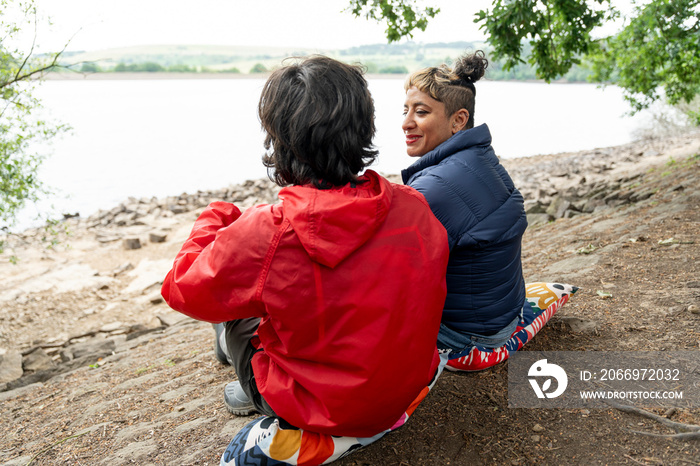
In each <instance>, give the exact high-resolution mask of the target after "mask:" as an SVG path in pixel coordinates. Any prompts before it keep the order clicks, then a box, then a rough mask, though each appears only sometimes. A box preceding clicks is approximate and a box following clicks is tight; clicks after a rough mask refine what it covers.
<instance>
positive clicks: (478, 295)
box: [401, 124, 527, 335]
mask: <svg viewBox="0 0 700 466" xmlns="http://www.w3.org/2000/svg"><path fill="white" fill-rule="evenodd" d="M401 175H402V177H403V182H404V183H405V184H407V185H410V186H412V187H413V188H415V189H417V190H418V191H420V192H421V193H422V194H423V195H424V196H425V198H426V200H427V201H428V204H430V208H431V209H432V211H433V213H434V214H435V216H436V217H437V218H438V220H440V222H442V224H443V225H444V226H445V229H446V230H447V233H448V239H449V243H450V260H449V264H448V266H447V299H446V301H445V309H444V312H443V315H442V323H443V324H445V325H446V326H448V327H450V328H452V329H453V330H456V331H459V332H466V333H475V334H480V335H493V334H495V333H496V332H498V331H500V330H502V329H503V328H505V327H506V326H507V325H508V324H509V323H511V322H512V321H513V319H515V317H516V316H517V315H518V314H519V313H520V311H521V308H522V306H523V303H524V301H525V281H524V279H523V273H522V263H521V260H520V248H521V239H522V236H523V233H524V232H525V228H526V227H527V218H526V216H525V209H524V207H523V197H522V195H521V194H520V192H519V191H518V190H517V189H516V188H515V186H514V185H513V180H511V178H510V176H509V175H508V172H507V171H506V170H505V168H503V166H502V165H501V164H500V163H499V161H498V158H497V157H496V154H495V153H494V151H493V148H492V147H491V133H490V131H489V129H488V127H487V126H486V125H485V124H484V125H481V126H477V127H476V128H472V129H468V130H465V131H460V132H458V133H456V134H455V135H454V136H452V137H451V138H450V139H448V140H447V141H445V142H443V143H442V144H440V145H439V146H438V147H436V148H435V149H433V150H432V151H431V152H428V153H427V154H425V155H424V156H423V157H421V158H420V159H419V160H417V161H416V162H415V163H414V164H412V165H411V166H410V167H408V168H407V169H405V170H403V171H402V173H401Z"/></svg>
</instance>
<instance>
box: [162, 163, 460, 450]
mask: <svg viewBox="0 0 700 466" xmlns="http://www.w3.org/2000/svg"><path fill="white" fill-rule="evenodd" d="M279 197H280V199H281V201H282V202H280V203H278V204H274V205H260V206H257V207H254V208H251V209H248V210H247V211H246V212H245V213H244V214H241V212H240V210H238V208H236V207H235V206H234V205H233V204H229V203H225V202H215V203H213V204H211V205H210V206H209V207H207V209H206V210H205V211H204V212H203V213H202V215H201V216H200V217H199V218H198V219H197V221H196V222H195V224H194V228H193V230H192V233H191V235H190V237H189V239H188V240H187V241H186V242H185V244H184V246H183V247H182V250H181V251H180V253H179V254H178V255H177V257H176V258H175V264H174V266H173V269H172V270H171V271H170V272H169V273H168V275H167V277H166V278H165V281H164V283H163V289H162V293H163V297H164V298H165V300H166V301H167V302H168V304H169V305H170V306H171V307H172V308H173V309H176V310H178V311H180V312H183V313H185V314H187V315H189V316H191V317H193V318H195V319H199V320H204V321H207V322H213V323H218V322H224V321H228V320H233V319H240V318H245V317H254V316H258V317H261V318H262V320H261V322H260V326H259V329H258V335H259V337H260V342H261V344H262V348H263V350H262V351H260V352H258V353H257V354H256V355H255V356H254V357H253V361H252V364H253V371H254V373H255V378H256V382H257V386H258V390H259V391H260V393H261V394H262V396H263V397H264V398H265V400H266V401H267V403H268V404H269V405H270V406H271V407H272V409H274V410H275V412H276V413H277V414H278V415H279V416H280V417H282V418H283V419H285V420H286V421H287V422H289V423H291V424H292V425H294V426H296V427H299V428H303V429H307V430H309V431H312V432H319V433H326V434H331V435H342V436H354V437H370V436H374V435H376V434H378V433H379V432H382V431H384V430H386V429H388V428H390V427H391V426H392V425H393V424H394V423H395V422H396V421H397V420H398V419H399V417H400V416H401V415H402V414H403V412H404V411H405V410H406V408H408V406H409V405H410V404H411V402H412V401H413V400H414V399H415V398H416V397H417V396H418V394H419V393H420V392H421V390H422V389H424V388H425V387H426V386H427V385H428V383H429V382H430V380H431V378H432V377H433V375H434V372H435V370H436V368H437V365H438V356H437V352H436V346H435V342H436V337H437V332H438V329H439V326H440V317H441V315H442V308H443V305H444V302H445V269H446V267H447V260H448V255H449V251H448V245H447V236H446V232H445V229H444V228H443V226H442V225H441V224H440V222H439V221H438V220H437V219H436V218H435V217H434V216H433V214H432V213H431V211H430V208H429V207H428V204H427V203H426V201H425V199H424V198H423V197H422V196H421V195H420V194H419V193H418V192H417V191H415V190H413V189H412V188H409V187H406V186H401V185H397V184H393V183H390V182H389V181H387V180H386V179H384V178H382V177H380V176H379V175H377V174H376V173H374V172H373V171H371V170H368V171H367V172H366V173H365V175H363V176H362V177H361V178H360V182H359V183H357V184H355V183H353V184H348V185H346V186H343V187H341V188H333V189H324V190H322V189H317V188H315V187H312V186H293V187H289V188H285V189H282V190H281V191H280V194H279Z"/></svg>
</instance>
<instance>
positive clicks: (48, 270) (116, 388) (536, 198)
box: [0, 131, 700, 464]
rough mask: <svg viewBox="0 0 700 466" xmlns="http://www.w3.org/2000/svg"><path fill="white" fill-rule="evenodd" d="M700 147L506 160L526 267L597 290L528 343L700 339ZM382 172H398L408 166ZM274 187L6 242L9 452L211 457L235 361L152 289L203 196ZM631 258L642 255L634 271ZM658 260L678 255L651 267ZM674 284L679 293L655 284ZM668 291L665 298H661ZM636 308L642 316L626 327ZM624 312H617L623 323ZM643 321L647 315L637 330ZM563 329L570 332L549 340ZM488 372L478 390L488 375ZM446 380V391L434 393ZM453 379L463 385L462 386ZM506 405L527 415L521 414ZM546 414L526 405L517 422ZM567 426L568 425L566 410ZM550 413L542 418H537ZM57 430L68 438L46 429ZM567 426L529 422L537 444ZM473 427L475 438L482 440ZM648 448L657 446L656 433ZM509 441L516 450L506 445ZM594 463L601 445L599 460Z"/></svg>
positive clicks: (66, 460)
mask: <svg viewBox="0 0 700 466" xmlns="http://www.w3.org/2000/svg"><path fill="white" fill-rule="evenodd" d="M698 154H700V132H697V131H696V132H690V133H686V134H683V135H678V136H674V137H668V138H659V139H648V140H643V141H636V142H634V143H630V144H627V145H624V146H620V147H613V148H602V149H596V150H591V151H583V152H577V153H567V154H556V155H547V156H535V157H527V158H521V159H506V160H503V161H502V163H503V165H504V166H506V168H507V169H508V171H509V172H510V174H511V176H512V177H513V179H514V182H515V184H516V186H518V188H519V189H520V190H521V192H522V193H523V196H524V198H525V202H526V209H527V212H528V221H529V223H530V227H529V229H528V233H527V235H526V241H525V243H524V247H523V250H524V255H523V263H524V266H525V269H526V274H527V275H528V277H529V276H537V277H542V279H546V278H549V277H552V279H571V280H575V281H576V283H577V284H579V285H583V287H584V288H586V287H587V288H589V290H590V291H589V294H590V295H589V296H587V295H586V294H585V292H582V293H581V296H578V295H577V297H576V299H575V300H574V301H575V303H574V304H571V305H567V308H565V312H564V314H563V315H561V316H557V318H555V320H554V321H553V323H552V325H551V326H550V327H551V328H547V329H545V330H546V331H543V335H542V336H540V335H538V337H537V339H536V343H535V345H540V349H543V348H544V349H562V350H576V349H580V348H581V347H585V348H596V347H600V348H605V347H606V345H608V346H607V347H610V345H613V346H612V347H613V348H617V349H631V348H633V347H634V346H633V345H635V344H638V342H639V341H644V342H646V343H645V344H646V345H647V346H648V347H650V348H659V349H664V348H666V347H667V346H668V347H669V348H674V347H679V346H680V347H683V348H695V349H697V348H698V346H697V340H698V337H699V336H700V333H699V331H700V328H699V327H698V322H700V317H698V316H700V314H698V312H700V311H698V304H700V294H698V292H697V289H698V288H700V281H698V275H697V273H698V272H697V265H698V264H697V259H698V250H699V249H700V247H699V246H698V242H699V241H700V238H698V236H700V231H698V207H699V206H700V175H699V174H698V166H700V163H699V162H698ZM389 178H390V179H392V181H395V182H400V181H399V177H398V175H390V176H389ZM278 191H279V188H278V187H276V186H275V185H274V184H273V183H272V182H270V181H269V180H264V179H263V180H251V181H247V182H245V183H242V184H240V185H236V186H230V187H227V188H223V189H220V190H214V191H201V192H197V193H189V194H185V193H183V194H181V195H179V196H171V197H168V198H164V199H128V200H127V201H125V202H123V203H121V204H120V205H119V206H116V207H115V208H112V209H109V210H104V211H101V212H98V213H96V214H95V215H93V216H90V217H89V218H79V217H77V218H69V219H66V220H65V222H64V223H63V225H62V228H61V229H59V233H58V235H57V237H56V239H57V240H58V241H57V244H54V245H52V244H51V241H47V239H46V232H45V231H44V230H43V229H31V230H27V231H25V232H23V233H21V234H17V235H13V236H12V237H8V238H5V239H6V241H7V243H8V245H9V246H10V247H8V248H6V250H5V252H4V253H3V254H0V261H2V262H0V306H2V311H1V312H0V401H1V402H2V408H0V423H4V425H5V426H4V432H3V433H2V434H0V436H1V437H3V439H4V440H1V441H0V463H2V464H27V462H28V461H30V460H32V458H33V457H34V456H35V455H37V454H39V453H41V452H42V451H44V449H45V448H47V443H48V444H49V446H51V445H52V444H54V443H55V442H56V441H59V440H61V439H62V438H65V437H68V436H74V435H80V438H79V439H76V440H75V441H73V442H69V444H68V445H66V446H60V447H59V446H58V445H56V446H54V447H51V448H52V449H53V450H54V452H53V453H52V454H51V455H46V456H44V457H43V458H42V461H39V463H40V464H59V463H60V464H79V463H81V461H82V464H85V462H87V463H89V464H98V463H100V462H105V463H109V464H126V463H130V462H134V461H135V462H138V463H142V464H207V462H209V463H212V464H213V463H215V462H216V461H217V454H220V452H221V451H223V448H224V446H225V443H226V442H227V440H228V439H230V437H231V436H232V434H233V433H235V431H237V429H239V428H240V427H241V426H242V425H244V424H245V422H247V421H248V420H249V419H248V418H233V419H231V418H230V417H229V416H228V415H226V414H224V412H225V410H223V407H222V406H221V400H220V395H221V394H220V390H219V385H221V384H223V383H225V382H226V381H227V380H230V377H231V376H232V375H231V372H230V370H222V369H221V368H220V366H218V363H216V361H215V359H214V358H213V356H212V355H211V343H212V341H211V338H212V334H211V332H212V331H211V328H210V326H208V325H207V324H204V323H201V322H196V321H193V320H191V319H189V318H187V317H185V316H183V315H181V314H179V313H176V312H173V311H172V310H170V309H169V308H168V307H167V306H166V305H165V303H163V301H162V298H161V297H160V293H159V289H160V282H161V280H162V278H163V276H164V273H165V272H166V271H167V270H168V269H169V267H170V265H171V264H172V259H173V258H174V256H175V254H176V252H177V251H178V250H179V247H180V245H181V244H182V241H183V240H184V239H185V238H186V236H187V235H188V233H189V230H190V229H191V226H192V222H193V221H194V219H195V218H196V216H197V215H198V213H199V212H200V211H201V210H202V209H203V208H204V207H205V206H206V205H207V204H209V203H210V202H212V201H215V200H223V201H228V202H234V203H235V204H236V205H238V206H239V207H241V208H247V207H250V206H252V205H255V204H258V203H262V202H265V203H269V202H274V201H275V200H276V199H277V193H278ZM650 225H654V227H653V228H651V227H650ZM47 244H48V245H50V246H52V247H49V248H47V247H46V246H47ZM638 248H643V249H638ZM11 255H15V256H16V257H18V258H19V262H18V263H17V264H16V265H13V264H10V263H9V258H10V256H11ZM632 262H634V263H635V267H634V268H632V267H630V268H628V264H629V263H632ZM664 264H665V265H664ZM661 265H664V267H668V268H669V269H668V270H659V271H657V270H656V269H654V267H657V266H661ZM669 277H674V278H673V280H674V282H673V283H672V284H669V285H661V284H660V281H663V280H668V279H670V278H669ZM693 277H695V278H693ZM657 283H659V284H658V286H657ZM659 287H660V288H659ZM670 287H673V290H674V291H673V293H672V294H670V293H668V292H664V291H663V290H664V289H666V288H670ZM657 288H659V289H657ZM597 292H600V293H597ZM606 294H607V295H609V297H613V296H614V299H613V301H610V300H609V297H607V298H604V297H603V296H606ZM662 296H663V301H662V302H663V303H665V304H659V300H660V299H661V297H662ZM579 303H580V304H579ZM610 303H612V304H613V307H612V308H609V306H610ZM606 306H607V307H606ZM659 306H660V307H659ZM639 308H643V309H647V310H648V311H645V312H646V313H647V314H645V315H647V317H644V318H641V317H634V316H633V314H634V312H633V310H634V309H639ZM657 308H658V309H661V311H658V312H657ZM655 313H657V314H655ZM651 315H656V317H655V318H654V319H652V318H651V317H648V316H651ZM630 319H632V320H630ZM634 319H641V320H640V322H641V323H639V324H635V323H630V322H634ZM619 323H625V324H624V328H620V329H618V330H616V325H617V324H619ZM633 327H638V328H639V329H635V330H627V329H628V328H633ZM565 329H566V330H565ZM616 332H619V333H616ZM629 332H633V333H632V334H630V333H629ZM659 332H661V333H659ZM560 335H566V338H563V339H557V336H560ZM630 335H635V336H634V338H632V337H630ZM613 342H614V343H613ZM693 345H694V346H693ZM504 375H507V373H506V372H504V370H503V369H502V368H501V369H497V370H495V371H493V372H490V373H489V374H485V373H484V374H480V375H477V376H475V377H472V378H466V377H458V376H453V375H450V376H448V377H446V378H445V379H444V380H445V382H442V380H441V383H444V384H445V385H446V386H448V387H451V386H453V385H454V386H457V387H461V386H462V385H464V384H467V385H468V386H470V387H472V386H473V387H472V388H469V389H468V390H467V391H468V392H470V393H471V392H472V389H475V390H476V389H479V388H478V387H481V388H480V389H481V390H486V388H484V387H485V386H498V384H502V383H503V377H504ZM482 379H483V381H484V383H485V384H486V385H485V386H482V385H480V382H479V380H482ZM454 392H455V389H452V388H445V387H443V389H442V392H440V391H438V393H437V394H436V395H435V396H434V397H433V395H432V394H431V399H436V400H441V399H444V398H445V397H449V396H454ZM456 392H457V393H465V392H463V388H459V389H456ZM440 393H442V394H440ZM450 393H452V395H450ZM489 393H490V396H491V397H490V398H489V399H488V400H491V401H488V400H487V403H491V402H494V403H496V406H503V403H505V404H506V405H507V400H506V399H504V398H503V396H504V395H503V393H492V392H489ZM459 399H461V398H458V399H451V401H450V402H449V403H452V404H454V403H456V402H457V401H458V400H459ZM144 400H149V401H144ZM493 400H496V401H493ZM144 403H145V404H144ZM435 403H436V404H437V406H435V405H433V407H432V408H430V410H431V411H430V412H432V410H436V413H437V414H435V415H436V416H438V414H439V413H440V412H441V410H440V409H439V406H440V401H435ZM465 403H467V405H469V404H470V403H471V404H474V403H475V404H476V405H479V403H480V402H474V401H473V400H472V401H469V400H465ZM465 409H468V408H465ZM499 409H500V408H499ZM217 412H218V414H217ZM506 413H507V412H506ZM504 415H505V414H504ZM507 415H508V416H510V417H512V416H515V417H513V419H512V421H513V422H514V423H516V424H517V423H518V422H521V421H519V420H518V419H520V418H519V417H518V416H520V415H517V414H507ZM577 415H578V414H577ZM684 415H685V416H688V417H689V419H690V420H694V422H696V423H697V421H698V419H700V414H698V415H695V414H693V411H688V412H687V413H685V414H684ZM425 416H427V419H424V421H423V422H425V421H426V420H429V421H430V422H432V418H431V417H430V415H429V414H427V413H426V414H425ZM537 416H538V415H536V414H531V415H527V416H525V418H527V421H522V422H526V423H527V422H531V421H532V420H533V419H534V418H535V417H537ZM578 416H580V415H578ZM600 416H601V417H600V419H599V422H600V423H601V424H600V425H602V426H604V428H603V429H611V428H612V427H611V426H612V425H613V424H612V421H611V419H609V418H608V417H605V416H603V415H602V414H601V415H600ZM693 416H695V417H693ZM418 417H419V419H416V423H413V421H411V423H409V425H410V426H414V425H416V424H418V426H416V427H415V429H416V431H413V430H410V429H414V427H410V426H409V427H407V428H408V429H409V431H408V432H409V433H403V434H402V433H397V434H395V435H392V439H394V440H388V441H386V442H380V443H381V445H378V446H376V447H374V446H373V447H371V448H369V449H368V450H367V453H365V452H364V451H363V452H361V453H359V454H358V456H357V457H355V456H351V457H350V458H349V459H348V460H347V461H346V463H345V464H354V461H360V464H373V463H374V464H376V463H377V462H385V461H384V459H386V458H387V457H388V456H393V453H391V452H390V451H387V449H389V450H390V449H391V448H394V449H395V450H396V448H398V447H399V446H400V445H403V442H404V441H405V440H406V436H407V435H408V436H409V437H410V436H411V435H415V434H416V432H422V431H421V429H424V428H426V427H425V425H423V426H421V425H420V423H421V422H422V421H421V420H420V416H418ZM564 417H566V416H564ZM574 417H575V416H574ZM586 417H588V415H587V416H586ZM591 417H594V416H592V415H591ZM613 417H614V416H613ZM438 418H439V419H440V421H439V422H440V423H448V424H449V426H450V427H449V428H450V429H457V430H459V429H460V427H459V426H462V425H464V426H468V425H469V423H468V422H467V421H465V420H463V419H462V418H461V416H457V417H455V416H451V415H448V414H445V413H443V414H441V415H440V416H438ZM538 419H539V418H538ZM572 419H573V418H572ZM42 422H43V424H42ZM435 422H436V424H435V425H437V423H438V421H435ZM484 422H488V421H484ZM566 422H571V423H572V424H571V428H572V429H574V428H575V427H576V424H575V423H574V420H570V421H566ZM577 422H578V421H577ZM540 424H542V425H544V426H545V428H546V427H547V422H545V421H542V420H539V421H538V425H540ZM428 425H430V423H428ZM492 427H493V428H494V429H499V427H497V426H495V425H494V426H492ZM404 429H406V428H404ZM432 430H433V429H432V428H431V429H430V431H429V432H431V431H432ZM472 430H473V429H472V428H468V429H467V431H468V432H471V431H472ZM54 431H55V432H60V433H61V435H58V436H57V437H52V438H51V439H45V438H43V437H41V436H42V435H53V434H52V432H54ZM525 431H527V428H525ZM404 432H405V431H404ZM411 432H412V433H411ZM30 433H33V434H31V435H29V434H30ZM28 435H29V436H28ZM431 435H433V434H429V435H428V438H431V437H430V436H431ZM434 435H436V436H437V437H436V438H441V437H440V436H439V435H440V434H438V433H435V434H434ZM464 435H467V434H466V433H465V434H464ZM469 435H472V434H469ZM508 435H511V436H513V435H515V436H517V435H516V434H513V433H512V432H511V433H510V434H508ZM562 435H564V434H559V435H557V434H555V433H554V432H549V433H547V432H545V433H543V434H542V433H538V434H537V436H538V437H541V440H542V441H544V440H543V439H544V438H546V437H549V438H550V439H551V440H550V441H556V439H562V438H563V437H561V436H562ZM582 435H583V437H584V438H585V435H584V434H582ZM37 436H38V437H37ZM623 437H624V436H623ZM436 438H433V440H434V441H438V440H436ZM465 438H466V437H465ZM470 438H472V437H470ZM624 438H627V437H624ZM472 440H473V441H474V442H476V444H475V445H477V446H478V445H479V441H480V440H478V437H473V438H472ZM440 441H442V440H440ZM440 441H438V442H440ZM522 442H523V443H522V444H521V446H520V447H517V448H516V447H515V446H513V447H512V448H511V450H504V451H503V452H501V453H499V454H497V455H496V456H495V457H494V459H493V460H491V459H488V458H485V457H480V456H478V454H477V456H475V457H473V458H472V457H471V456H468V457H467V456H464V455H465V452H464V451H463V450H462V449H459V450H453V449H451V447H450V446H449V445H448V444H444V445H443V444H441V443H439V445H442V446H441V447H440V448H443V449H446V451H449V452H451V453H449V454H447V453H445V455H447V456H445V455H442V454H441V453H440V454H438V456H437V457H436V458H433V456H431V455H434V454H435V451H434V450H431V448H432V447H431V448H427V449H426V448H424V449H421V448H419V447H417V446H416V445H413V446H408V445H403V446H404V449H401V451H404V450H405V449H408V451H412V452H413V453H407V454H405V455H400V454H398V453H397V457H396V461H394V460H392V461H386V463H387V464H399V463H401V462H403V461H404V460H405V461H406V462H407V463H410V464H445V461H447V459H448V458H452V460H451V461H452V462H453V464H466V463H467V462H468V460H469V458H471V459H472V460H476V461H477V462H481V463H482V464H502V461H508V462H510V463H512V464H527V461H524V460H523V459H524V458H529V457H528V456H527V455H528V454H527V452H526V451H525V450H526V449H525V447H523V446H522V445H524V444H525V443H528V442H531V439H529V438H527V437H525V438H523V439H522ZM635 442H636V440H635ZM467 443H469V442H467ZM539 443H540V442H539V441H538V443H537V444H538V445H539ZM633 443H634V442H633ZM485 444H486V443H484V445H485ZM71 445H72V446H71ZM165 445H170V446H171V448H164V447H165ZM484 445H482V446H484ZM644 445H645V447H644V448H653V444H652V443H644ZM545 446H546V445H545ZM533 448H534V447H533ZM610 448H612V447H610ZM640 448H641V447H640ZM513 449H515V450H517V451H518V452H519V453H518V455H515V456H512V455H511V456H509V454H508V453H507V452H508V451H515V450H513ZM487 450H488V449H487ZM582 451H583V450H582ZM582 451H578V450H577V453H576V454H583V453H582ZM625 451H627V450H625ZM679 451H680V450H679ZM565 452H566V453H567V454H566V455H564V456H561V454H562V453H564V452H561V451H558V449H557V448H556V447H552V448H549V449H547V448H544V447H543V450H542V451H541V452H540V453H541V454H542V455H545V457H546V458H547V460H545V461H544V462H543V464H557V461H558V460H557V458H558V459H559V460H561V459H562V458H566V459H569V460H571V459H572V455H573V454H574V453H571V452H570V451H569V450H565ZM628 454H629V452H628ZM679 454H680V453H679ZM363 455H365V456H363ZM387 455H388V456H387ZM426 455H427V456H426ZM453 455H456V456H453ZM499 455H500V456H499ZM557 455H559V456H557ZM632 456H633V457H634V456H635V455H632ZM582 457H586V454H583V456H579V458H582ZM202 458H205V459H202ZM207 458H208V459H207ZM518 458H521V459H520V460H518ZM589 458H590V457H589ZM601 458H603V457H602V456H601V457H597V460H601ZM664 458H666V460H667V461H669V458H670V459H673V458H674V457H672V456H670V457H664ZM679 458H680V457H679ZM676 459H677V458H676ZM516 460H517V461H520V462H517V461H516ZM530 460H533V461H534V460H535V458H534V457H532V458H530ZM597 460H596V457H593V458H592V463H593V464H595V463H596V462H597ZM363 461H364V463H363ZM588 463H589V464H591V462H588Z"/></svg>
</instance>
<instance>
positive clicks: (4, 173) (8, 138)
mask: <svg viewBox="0 0 700 466" xmlns="http://www.w3.org/2000/svg"><path fill="white" fill-rule="evenodd" d="M8 13H10V14H8ZM13 15H19V16H18V17H19V18H21V19H19V20H17V21H13V20H8V19H6V18H8V17H12V16H13ZM36 21H37V19H36V8H35V6H34V3H33V1H31V0H30V1H16V2H13V1H12V0H0V226H3V227H8V226H12V224H13V223H14V220H15V217H16V214H17V212H18V211H19V210H20V209H21V208H22V207H23V206H24V205H25V203H26V202H27V201H36V200H37V199H38V197H39V195H41V194H42V193H44V192H45V190H44V187H43V185H42V183H41V181H40V180H39V179H38V177H37V170H38V169H39V166H40V165H41V162H42V161H43V159H44V157H45V155H44V154H43V153H41V152H39V151H38V150H37V149H36V147H37V146H36V144H37V143H38V142H42V141H50V140H51V139H52V138H53V137H54V136H56V135H57V134H58V133H60V132H62V131H65V130H66V129H67V128H66V127H65V126H62V125H52V124H50V123H49V122H47V121H45V120H43V119H40V118H37V116H36V111H37V110H38V109H39V108H40V102H39V101H38V100H37V99H36V98H35V97H34V96H33V93H32V91H33V90H34V85H35V84H36V83H37V78H40V77H41V76H42V75H43V74H44V73H46V72H47V71H49V70H51V69H54V68H56V67H58V66H59V65H58V59H59V57H60V52H59V53H55V54H51V55H47V56H44V57H43V58H42V59H38V58H36V57H35V56H34V48H35V43H34V42H33V43H32V44H31V46H29V48H28V50H21V49H20V48H19V47H18V46H14V45H12V44H13V43H14V42H16V40H15V39H16V38H17V36H18V34H19V33H20V30H21V28H22V27H26V26H34V27H35V26H36Z"/></svg>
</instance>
